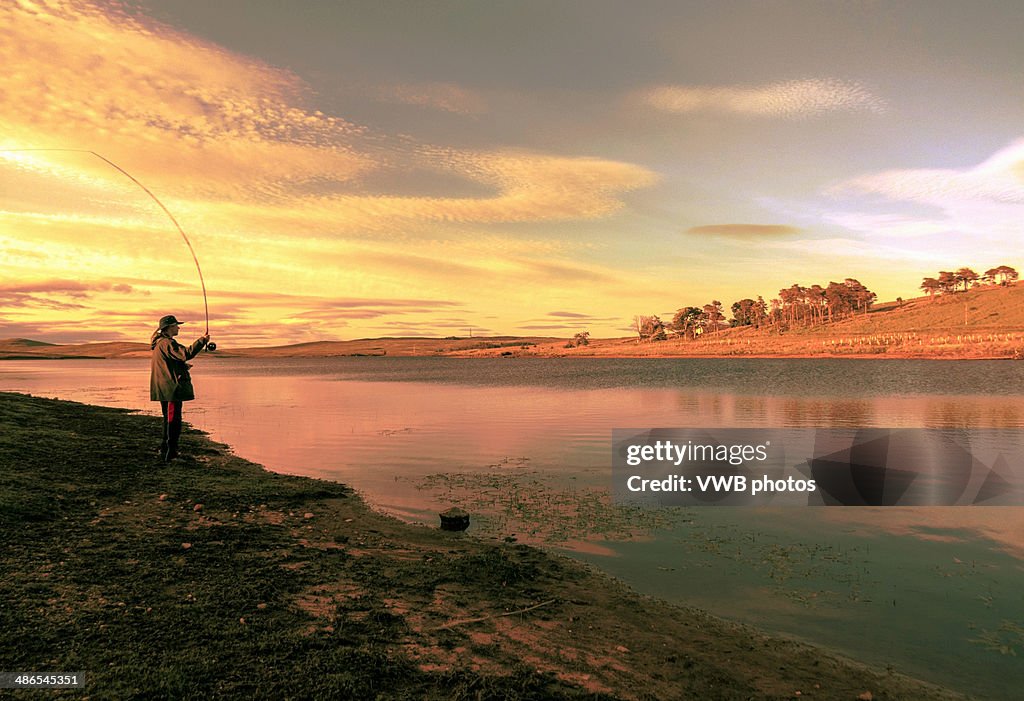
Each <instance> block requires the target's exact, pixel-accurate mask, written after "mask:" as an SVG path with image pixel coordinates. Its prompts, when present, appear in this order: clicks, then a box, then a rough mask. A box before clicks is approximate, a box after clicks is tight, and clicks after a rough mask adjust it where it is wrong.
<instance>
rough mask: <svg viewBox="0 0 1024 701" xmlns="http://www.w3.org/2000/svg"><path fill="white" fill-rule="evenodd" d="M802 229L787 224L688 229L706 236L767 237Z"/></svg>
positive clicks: (728, 225) (713, 225)
mask: <svg viewBox="0 0 1024 701" xmlns="http://www.w3.org/2000/svg"><path fill="white" fill-rule="evenodd" d="M801 231H802V230H801V229H798V228H797V227H795V226H786V225H785V224H707V225H705V226H694V227H690V228H689V229H687V230H686V233H688V234H698V235H704V236H729V237H735V238H767V237H778V236H792V235H794V234H799V233H801Z"/></svg>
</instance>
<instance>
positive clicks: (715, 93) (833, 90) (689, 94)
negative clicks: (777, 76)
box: [638, 78, 887, 117]
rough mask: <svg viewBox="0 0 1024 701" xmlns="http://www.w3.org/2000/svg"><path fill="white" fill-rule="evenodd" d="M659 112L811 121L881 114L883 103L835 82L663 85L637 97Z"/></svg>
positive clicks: (859, 87)
mask: <svg viewBox="0 0 1024 701" xmlns="http://www.w3.org/2000/svg"><path fill="white" fill-rule="evenodd" d="M638 98H639V100H640V101H641V102H642V103H644V104H646V105H648V106H651V107H654V108H656V109H658V110H661V111H663V112H671V113H673V114H690V113H694V112H726V113H732V114H742V115H748V116H756V117H811V116H817V115H821V114H825V113H828V112H840V111H842V112H845V111H851V110H861V111H868V112H876V113H880V112H884V111H885V110H886V109H887V106H886V103H885V101H884V100H882V99H881V98H879V97H878V96H876V95H874V94H872V93H871V92H870V91H869V90H868V89H867V88H866V87H865V86H863V85H861V84H860V83H857V82H853V81H844V80H838V79H835V78H816V79H808V80H788V81H780V82H775V83H768V84H766V85H754V86H736V85H728V86H703V85H702V86H693V85H662V86H657V87H653V88H649V89H647V90H645V91H643V92H642V93H640V94H639V95H638Z"/></svg>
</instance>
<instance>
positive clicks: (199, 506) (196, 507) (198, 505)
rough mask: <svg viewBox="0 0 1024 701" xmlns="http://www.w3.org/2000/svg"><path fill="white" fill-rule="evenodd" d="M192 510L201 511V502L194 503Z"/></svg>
mask: <svg viewBox="0 0 1024 701" xmlns="http://www.w3.org/2000/svg"><path fill="white" fill-rule="evenodd" d="M192 510H193V511H202V510H203V505H202V504H196V505H195V506H193V507H192Z"/></svg>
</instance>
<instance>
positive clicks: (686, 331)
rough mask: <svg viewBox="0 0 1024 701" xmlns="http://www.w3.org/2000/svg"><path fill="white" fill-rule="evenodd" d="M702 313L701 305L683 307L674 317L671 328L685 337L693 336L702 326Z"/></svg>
mask: <svg viewBox="0 0 1024 701" xmlns="http://www.w3.org/2000/svg"><path fill="white" fill-rule="evenodd" d="M702 314H703V311H702V310H701V308H700V307H683V308H682V309H680V310H678V311H677V312H676V314H675V316H673V317H672V323H671V324H670V325H669V329H670V330H671V331H672V332H673V333H675V334H677V335H679V336H682V337H683V338H693V337H694V336H696V335H697V329H698V328H700V321H701V315H702Z"/></svg>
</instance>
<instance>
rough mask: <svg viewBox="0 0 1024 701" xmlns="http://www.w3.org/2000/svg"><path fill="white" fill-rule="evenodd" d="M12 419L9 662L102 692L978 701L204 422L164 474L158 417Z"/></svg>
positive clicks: (66, 413) (62, 414)
mask: <svg viewBox="0 0 1024 701" xmlns="http://www.w3.org/2000/svg"><path fill="white" fill-rule="evenodd" d="M0 423H2V425H4V427H5V434H6V435H5V436H4V438H3V440H0V479H2V480H3V481H4V483H5V484H7V485H9V486H8V488H7V489H6V490H5V491H6V493H5V494H4V495H3V496H2V497H0V532H2V533H3V534H4V537H5V541H6V542H7V543H9V547H8V548H7V550H6V551H5V552H4V553H3V555H2V557H3V559H4V569H5V571H6V572H8V573H10V574H9V575H8V577H7V578H6V581H4V582H3V583H2V584H0V586H2V587H3V596H4V598H5V600H6V601H9V602H11V603H10V606H9V607H8V609H9V610H7V611H6V612H5V613H4V614H3V617H4V623H5V625H4V626H3V627H2V630H3V633H0V636H2V642H0V650H3V654H4V658H5V659H6V660H7V664H8V666H9V667H11V668H12V671H16V670H25V671H28V670H30V669H34V670H39V669H42V668H44V667H45V668H47V669H54V670H63V671H72V669H71V668H74V671H82V672H84V673H85V674H86V677H87V680H90V681H88V682H87V683H88V684H89V687H88V688H87V690H86V692H87V693H89V694H90V695H93V694H96V695H99V696H108V695H109V696H118V697H125V698H132V697H137V698H143V697H151V696H154V695H164V696H171V697H178V698H183V697H197V698H198V697H205V698H208V697H211V696H212V697H225V698H228V697H234V696H238V695H254V694H255V695H257V696H259V697H268V698H273V697H285V696H291V695H299V696H309V695H329V694H335V695H336V697H338V696H337V695H338V694H340V695H341V696H340V697H345V696H346V695H347V696H358V697H364V696H375V695H378V694H383V695H384V697H385V698H390V697H397V696H403V695H405V696H409V697H413V698H451V697H452V695H453V693H454V694H455V696H456V697H457V696H458V692H460V691H462V692H463V693H465V694H467V695H469V694H472V695H474V696H475V695H476V693H477V692H482V694H481V695H482V696H483V697H484V698H510V699H517V698H522V699H526V698H556V699H557V698H605V699H610V698H616V699H618V698H622V699H632V698H637V699H639V698H659V699H661V698H666V699H668V698H702V699H732V698H753V699H780V698H794V697H795V695H796V692H800V694H799V695H800V696H801V697H806V698H820V699H851V700H852V699H857V698H859V697H860V698H866V697H864V696H863V694H865V693H867V692H871V695H872V696H871V697H872V698H874V699H895V698H915V699H922V700H925V699H963V698H966V697H964V696H962V695H958V694H955V693H953V692H950V691H947V690H943V689H939V688H938V687H935V686H932V685H928V684H925V683H923V682H918V681H916V680H913V679H910V678H907V677H902V676H900V675H898V674H893V673H890V672H889V671H887V670H884V669H871V668H869V667H867V666H865V665H862V664H859V663H856V662H853V661H851V660H848V659H845V658H843V657H841V656H839V655H837V654H835V653H833V652H830V651H827V650H824V649H822V648H817V647H813V646H810V645H807V644H803V643H799V642H795V641H793V640H790V639H787V638H784V637H781V636H773V635H769V634H766V633H764V632H761V631H757V630H755V629H753V628H750V627H747V626H743V625H740V624H735V623H731V622H727V621H724V620H722V619H718V618H715V617H713V616H711V615H709V614H707V613H705V612H703V611H700V610H697V609H692V608H683V607H677V606H673V605H670V604H667V603H665V602H662V601H659V600H655V599H651V598H648V597H643V596H640V595H638V594H636V593H633V592H631V591H629V590H628V589H627V588H626V587H625V586H624V585H622V584H621V583H619V582H617V581H615V580H613V579H611V578H610V577H608V576H606V575H603V574H600V573H598V572H596V571H594V570H593V569H591V568H588V567H586V566H584V565H582V564H580V563H578V562H576V561H574V560H570V559H568V558H564V557H561V556H557V555H554V554H551V553H548V552H546V551H542V550H539V549H536V548H533V547H530V546H525V545H516V544H510V543H504V542H500V541H493V542H490V541H484V540H481V539H477V538H474V537H469V536H465V535H461V534H452V533H446V532H443V531H440V530H438V529H435V528H427V527H423V526H415V525H410V524H407V523H405V522H402V521H399V520H398V519H395V518H392V517H388V516H385V515H382V514H379V513H377V512H375V511H373V510H372V509H370V508H369V507H368V506H367V505H366V504H365V503H364V502H363V501H362V500H361V499H359V498H358V497H357V496H356V495H355V494H354V493H353V492H352V491H351V490H350V489H349V488H347V487H345V486H344V485H341V484H338V483H334V482H326V481H322V480H316V479H310V478H303V477H291V476H285V475H278V474H275V473H271V472H268V471H267V470H265V469H264V468H262V467H261V466H259V465H256V464H254V463H250V462H248V461H245V460H243V459H241V458H239V457H237V456H234V455H232V454H231V452H230V449H229V448H228V447H227V446H225V445H223V444H218V443H215V442H213V441H211V440H209V439H208V438H207V437H206V436H205V435H203V434H201V433H200V432H198V431H196V430H194V429H191V428H187V430H186V432H185V434H184V435H183V443H182V449H183V453H187V454H189V455H191V457H189V458H186V459H184V460H181V461H178V462H176V463H174V464H172V465H171V466H168V467H163V466H162V465H161V464H160V463H159V462H158V461H157V460H156V459H155V453H153V452H152V448H153V446H152V445H151V444H152V443H153V440H152V438H153V437H154V436H158V435H159V419H158V418H157V417H151V416H146V415H142V414H139V413H136V412H131V411H127V410H118V409H108V408H103V407H96V406H91V405H84V404H78V403H74V402H67V401H58V400H50V399H42V398H37V397H30V396H28V395H22V394H14V393H7V392H2V393H0ZM186 546H187V547H186ZM655 624H657V625H656V626H655ZM28 639H31V643H30V644H26V640H28ZM268 662H269V664H268ZM112 665H113V666H112ZM25 693H30V692H25Z"/></svg>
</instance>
